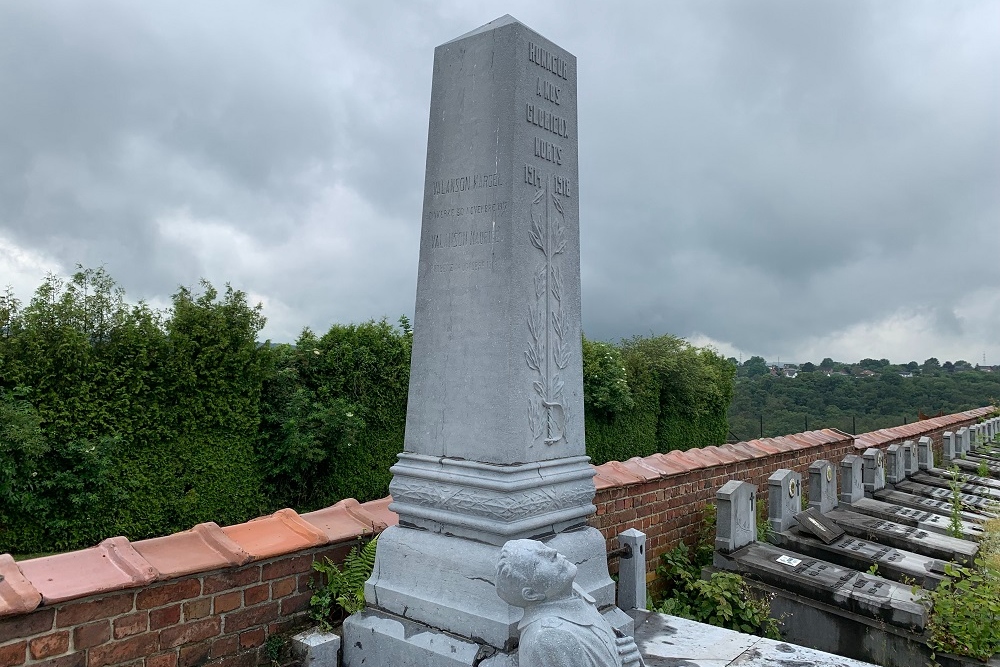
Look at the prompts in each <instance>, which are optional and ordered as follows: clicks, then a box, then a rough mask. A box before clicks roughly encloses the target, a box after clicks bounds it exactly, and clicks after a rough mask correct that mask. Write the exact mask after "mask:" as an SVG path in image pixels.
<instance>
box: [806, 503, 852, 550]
mask: <svg viewBox="0 0 1000 667" xmlns="http://www.w3.org/2000/svg"><path fill="white" fill-rule="evenodd" d="M795 522H796V523H798V524H799V525H800V526H802V529H803V530H805V531H808V532H809V533H812V534H813V535H815V536H816V537H818V538H819V539H821V540H823V543H824V544H831V543H833V542H835V541H837V540H838V539H839V538H840V537H841V536H843V534H844V531H843V529H841V527H840V526H838V525H837V524H835V523H834V522H832V521H830V520H829V519H827V518H826V517H825V516H823V514H821V513H820V512H817V511H816V510H815V509H813V508H812V507H810V508H809V509H807V510H805V511H804V512H799V513H798V514H796V515H795Z"/></svg>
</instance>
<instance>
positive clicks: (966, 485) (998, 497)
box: [910, 471, 1000, 503]
mask: <svg viewBox="0 0 1000 667" xmlns="http://www.w3.org/2000/svg"><path fill="white" fill-rule="evenodd" d="M910 479H911V480H912V481H914V482H916V483H917V484H925V485H927V486H936V487H940V488H945V489H948V490H949V491H950V490H951V475H949V474H946V471H942V474H934V471H930V472H920V473H917V474H915V475H912V476H911V477H910ZM966 479H967V478H966ZM976 480H979V481H976ZM976 480H973V481H963V480H962V478H959V481H961V484H959V487H958V488H959V490H960V491H961V492H962V493H964V494H968V495H973V496H981V497H983V498H986V499H987V500H989V501H992V502H994V503H995V502H998V501H1000V488H996V487H993V486H992V485H991V486H987V485H986V484H985V482H992V481H995V480H990V479H988V478H985V477H976Z"/></svg>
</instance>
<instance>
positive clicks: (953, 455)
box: [941, 431, 958, 463]
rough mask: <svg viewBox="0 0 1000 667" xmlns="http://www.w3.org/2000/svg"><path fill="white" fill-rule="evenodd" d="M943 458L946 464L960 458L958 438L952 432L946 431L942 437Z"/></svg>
mask: <svg viewBox="0 0 1000 667" xmlns="http://www.w3.org/2000/svg"><path fill="white" fill-rule="evenodd" d="M941 447H942V454H941V456H942V458H943V459H944V460H945V463H947V462H948V461H951V460H953V459H957V458H958V438H956V437H955V434H954V433H953V432H951V431H945V432H944V434H943V435H942V436H941Z"/></svg>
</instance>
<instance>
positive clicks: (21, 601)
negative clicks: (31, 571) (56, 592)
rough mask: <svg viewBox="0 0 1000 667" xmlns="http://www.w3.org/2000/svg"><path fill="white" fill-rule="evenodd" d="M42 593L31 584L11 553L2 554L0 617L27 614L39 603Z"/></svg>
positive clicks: (0, 560)
mask: <svg viewBox="0 0 1000 667" xmlns="http://www.w3.org/2000/svg"><path fill="white" fill-rule="evenodd" d="M41 601H42V594H41V593H39V592H38V590H36V589H35V587H34V586H32V585H31V582H30V581H28V580H27V578H25V576H24V574H23V573H22V572H21V570H20V569H19V568H18V567H17V563H15V562H14V559H13V558H12V557H11V555H10V554H0V618H3V617H4V616H11V615H13V614H26V613H28V612H29V611H31V610H32V609H34V608H35V607H37V606H38V605H39V603H41Z"/></svg>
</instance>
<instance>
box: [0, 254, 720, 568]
mask: <svg viewBox="0 0 1000 667" xmlns="http://www.w3.org/2000/svg"><path fill="white" fill-rule="evenodd" d="M263 325H264V318H263V316H262V314H261V310H260V306H257V307H251V306H250V305H248V303H247V300H246V295H245V294H243V293H242V292H239V291H236V290H233V289H232V288H231V287H228V286H227V287H226V289H225V291H224V292H222V293H219V292H217V291H216V290H215V289H214V288H213V287H212V285H210V284H208V283H206V282H203V283H201V285H200V287H199V289H198V290H197V292H196V291H192V290H190V289H187V288H181V289H179V290H178V292H177V293H176V294H175V295H174V296H173V301H172V304H171V307H170V308H169V309H167V310H166V311H165V312H158V311H155V310H153V309H151V308H149V307H148V306H146V305H145V304H142V303H140V304H138V305H130V304H128V303H126V301H125V299H124V294H123V292H122V290H121V289H120V288H119V287H118V286H116V285H115V283H114V281H113V280H112V279H111V278H110V277H109V276H108V275H107V274H106V273H105V272H104V270H103V269H98V270H90V269H88V270H80V271H78V272H77V273H76V274H75V275H74V276H73V277H72V278H71V279H70V280H69V281H68V282H62V281H60V280H59V279H58V278H55V277H49V278H47V279H46V280H45V282H44V283H43V284H42V286H41V287H40V288H39V289H38V290H37V291H36V293H35V295H34V297H33V298H32V299H31V301H30V303H28V304H27V305H26V306H24V307H22V304H20V303H19V302H18V301H17V300H16V299H15V298H14V296H13V294H11V293H10V292H8V293H7V294H5V295H3V296H0V552H3V551H11V552H15V553H31V552H41V551H54V550H66V549H75V548H81V547H86V546H90V545H93V544H94V543H96V542H98V541H100V540H101V539H103V538H106V537H110V536H113V535H125V536H127V537H129V538H130V539H141V538H145V537H150V536H154V535H162V534H167V533H170V532H175V531H179V530H185V529H188V528H190V527H191V526H192V525H194V524H196V523H199V522H203V521H215V522H218V523H220V524H232V523H238V522H241V521H246V520H248V519H250V518H253V517H255V516H259V515H260V514H263V513H265V512H268V511H272V510H275V509H278V508H281V507H294V508H295V509H297V510H300V511H308V510H311V509H316V508H319V507H324V506H328V505H330V504H333V503H334V502H336V501H338V500H340V499H342V498H345V497H355V498H357V499H358V500H361V501H366V500H371V499H375V498H380V497H383V496H384V495H385V494H386V493H387V492H388V485H389V481H390V478H391V475H390V473H389V468H390V466H391V465H392V464H393V463H395V461H396V455H397V454H398V453H399V452H400V450H401V449H402V444H403V431H404V427H405V422H406V399H407V391H408V385H409V361H410V349H411V332H410V327H409V322H408V321H407V320H406V319H405V318H401V319H400V325H401V326H399V327H394V326H392V325H390V324H389V323H387V322H386V321H385V320H382V321H379V322H375V321H369V322H365V323H362V324H358V325H346V326H345V325H334V326H332V327H331V328H330V330H329V331H328V332H326V333H325V334H323V335H322V336H317V335H316V334H314V333H313V332H311V331H309V330H308V329H307V330H305V331H303V333H302V334H301V336H300V337H299V339H298V340H297V341H296V343H295V344H294V345H271V344H269V343H264V344H260V343H258V342H257V336H258V334H259V333H260V331H261V328H262V327H263ZM720 362H721V363H720ZM583 363H584V396H585V421H586V429H587V451H588V453H589V454H590V455H591V457H592V458H593V460H594V462H595V463H602V462H604V461H607V460H611V459H618V460H624V459H628V458H630V457H632V456H643V455H647V454H651V453H653V452H656V451H667V450H668V449H672V448H679V447H684V448H686V447H689V446H697V445H704V444H709V443H713V442H721V441H722V440H723V439H724V437H725V410H726V407H727V406H728V402H729V400H730V396H731V392H732V372H731V371H732V367H731V366H729V365H728V363H727V362H725V361H723V360H721V358H719V357H718V355H716V354H715V353H714V352H711V351H708V350H701V349H698V348H693V347H691V346H689V345H687V344H686V343H684V341H681V340H680V339H677V338H674V337H671V336H661V337H657V338H634V339H631V340H629V341H625V342H623V343H621V344H617V345H616V344H611V343H602V342H596V341H587V340H584V341H583ZM720 425H721V427H720Z"/></svg>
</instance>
